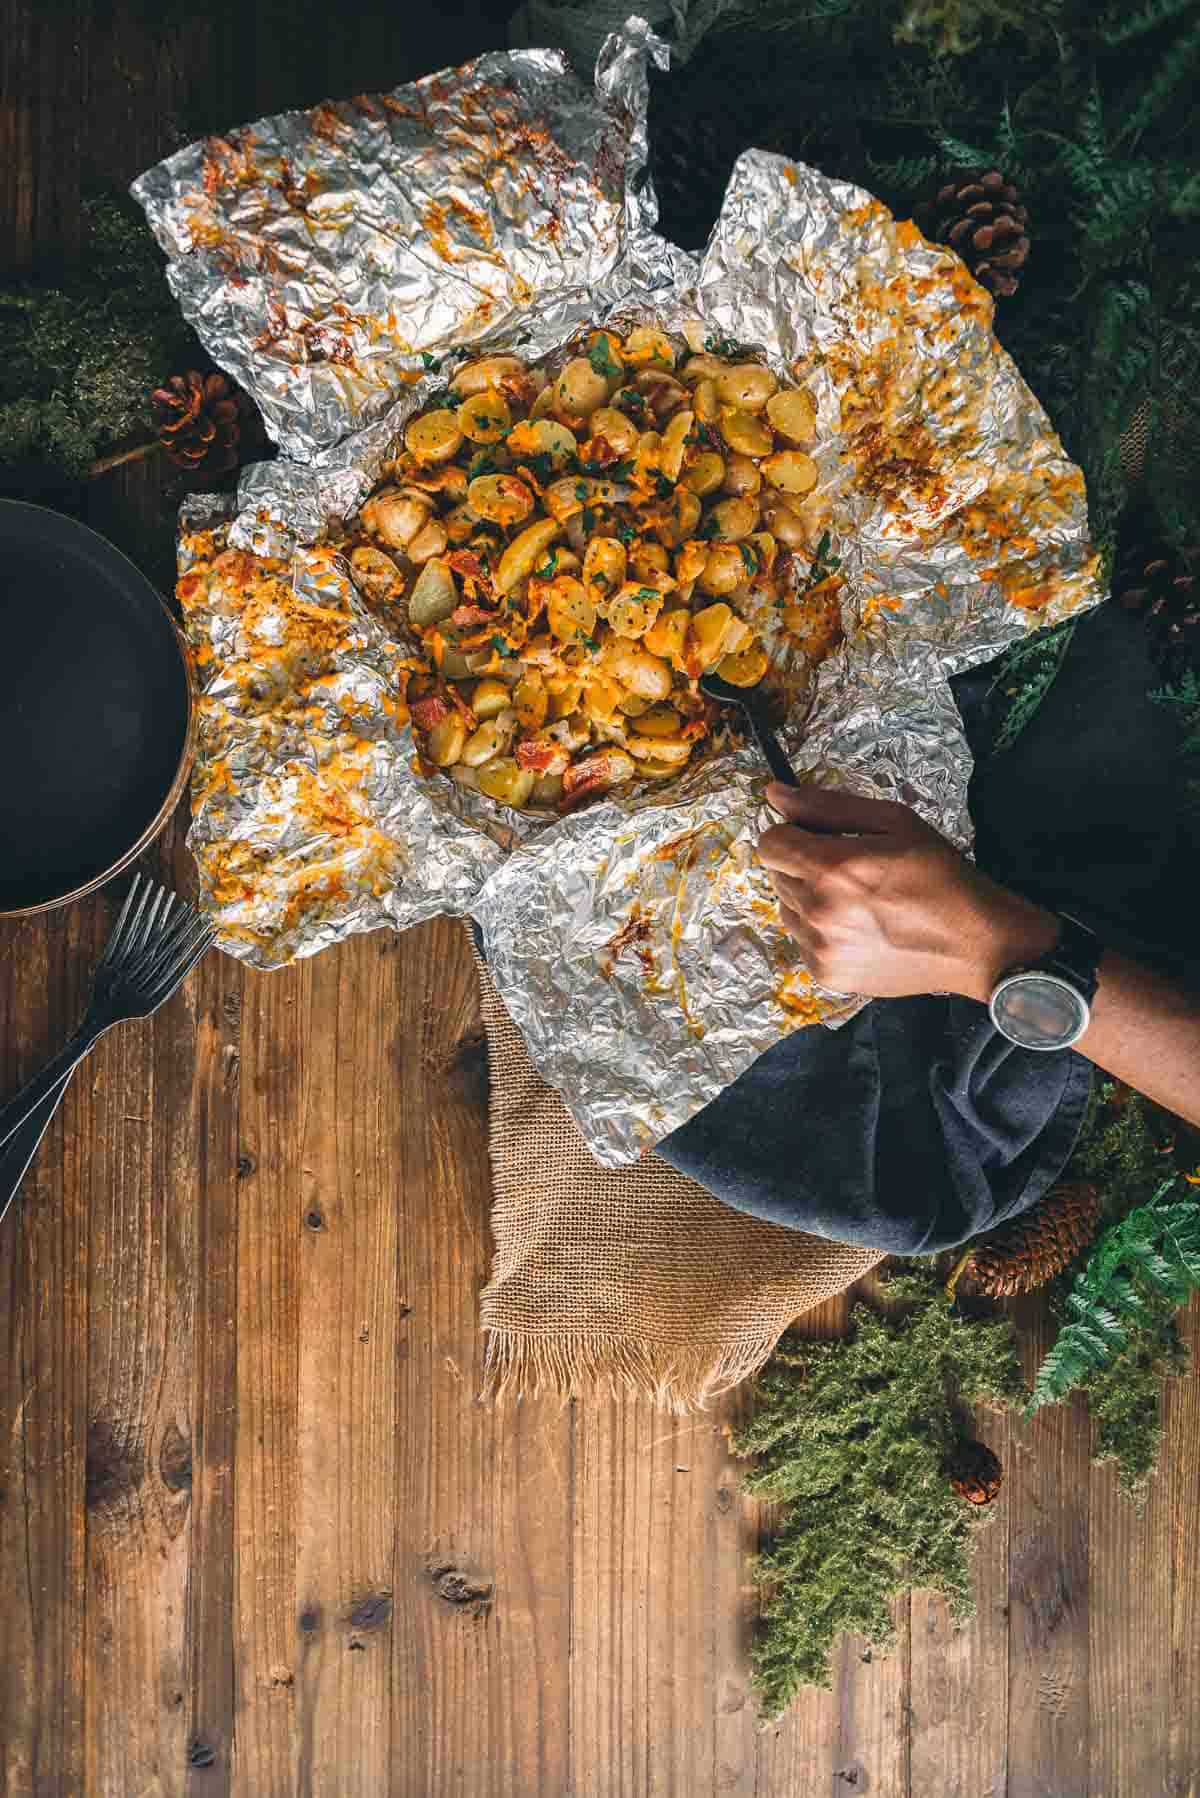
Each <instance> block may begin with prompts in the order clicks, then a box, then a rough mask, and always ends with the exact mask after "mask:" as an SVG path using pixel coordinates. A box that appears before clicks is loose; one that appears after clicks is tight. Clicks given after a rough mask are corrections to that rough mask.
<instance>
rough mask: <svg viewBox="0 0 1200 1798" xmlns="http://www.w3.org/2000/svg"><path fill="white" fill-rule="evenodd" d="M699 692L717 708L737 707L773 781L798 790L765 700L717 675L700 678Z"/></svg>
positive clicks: (751, 690)
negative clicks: (714, 703)
mask: <svg viewBox="0 0 1200 1798" xmlns="http://www.w3.org/2000/svg"><path fill="white" fill-rule="evenodd" d="M700 691H701V692H702V693H707V694H708V697H709V698H710V699H715V700H716V702H717V704H718V705H736V706H740V707H741V709H742V711H743V713H744V714H745V718H746V722H747V724H748V725H749V726H750V729H751V731H752V732H753V733H754V740H755V742H756V743H757V744H758V747H759V748H760V749H761V750H762V752H763V754H764V756H765V757H766V758H767V761H768V762H769V763H770V765H771V773H772V774H773V775H774V776H775V778H776V780H780V781H782V782H783V783H784V785H785V786H789V787H795V786H799V784H800V783H799V781H798V780H797V779H796V776H795V774H794V773H793V771H792V764H791V763H790V762H789V761H788V759H787V756H786V755H785V754H784V753H783V745H782V743H781V742H780V741H779V738H778V737H777V736H776V735H775V732H774V730H773V729H772V728H771V721H770V719H769V717H768V716H767V700H766V697H765V696H764V695H763V694H762V693H761V692H760V691H759V689H758V688H757V687H735V686H734V685H733V683H732V682H731V681H727V680H722V679H721V676H720V675H719V674H702V675H701V676H700Z"/></svg>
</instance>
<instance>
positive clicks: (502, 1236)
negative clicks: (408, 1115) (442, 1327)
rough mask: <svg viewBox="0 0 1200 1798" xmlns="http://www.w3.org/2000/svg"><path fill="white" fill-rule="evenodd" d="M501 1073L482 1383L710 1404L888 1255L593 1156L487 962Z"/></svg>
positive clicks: (483, 974)
mask: <svg viewBox="0 0 1200 1798" xmlns="http://www.w3.org/2000/svg"><path fill="white" fill-rule="evenodd" d="M476 960H477V962H478V965H479V980H480V986H481V989H482V999H483V1022H484V1028H485V1030H486V1032H487V1040H488V1050H489V1055H490V1068H491V1076H490V1077H491V1116H490V1132H491V1152H492V1178H493V1184H494V1195H495V1196H494V1206H493V1211H492V1230H493V1235H494V1238H495V1250H494V1254H493V1259H492V1273H491V1278H490V1280H489V1281H488V1284H487V1286H486V1287H485V1288H484V1292H483V1297H482V1300H481V1302H480V1321H481V1323H482V1325H483V1329H484V1331H485V1332H486V1337H487V1346H486V1360H485V1373H484V1391H485V1393H486V1394H490V1395H493V1396H499V1395H501V1394H503V1393H506V1392H513V1393H534V1392H538V1391H541V1390H544V1389H547V1388H548V1389H550V1390H551V1391H557V1392H558V1393H560V1394H561V1395H562V1396H563V1397H568V1396H573V1395H575V1394H577V1393H579V1392H581V1391H583V1390H585V1389H587V1388H589V1387H594V1386H595V1385H597V1384H599V1385H601V1386H608V1387H610V1388H611V1387H617V1386H623V1387H626V1388H628V1389H629V1390H631V1391H634V1392H640V1393H646V1394H649V1395H650V1396H652V1397H653V1398H654V1399H655V1401H656V1402H657V1403H658V1404H660V1405H662V1406H664V1407H666V1408H669V1409H670V1410H673V1411H687V1410H690V1409H692V1408H693V1407H696V1406H701V1405H703V1404H704V1403H705V1401H706V1400H708V1399H709V1398H712V1397H715V1396H716V1395H717V1394H718V1393H720V1392H724V1391H727V1390H728V1389H729V1388H730V1387H731V1386H736V1385H737V1384H738V1383H739V1381H741V1380H744V1379H746V1378H747V1377H748V1376H749V1375H750V1374H752V1373H754V1372H755V1371H756V1370H757V1369H758V1368H759V1367H761V1366H762V1364H763V1362H764V1361H765V1360H766V1359H767V1357H768V1355H769V1354H770V1353H771V1350H772V1349H773V1348H774V1347H775V1344H776V1342H777V1341H778V1340H779V1337H780V1335H781V1334H782V1332H783V1331H784V1330H785V1329H786V1328H787V1326H788V1324H789V1323H791V1322H792V1320H793V1318H796V1317H798V1316H799V1315H800V1313H801V1312H803V1311H809V1310H811V1309H812V1307H813V1306H814V1305H819V1304H820V1303H821V1301H822V1300H823V1299H827V1298H830V1297H831V1296H832V1295H833V1294H835V1293H839V1292H844V1291H845V1289H846V1288H847V1287H848V1286H850V1285H852V1284H853V1282H854V1281H855V1280H857V1279H858V1278H859V1277H860V1276H861V1275H862V1274H865V1273H866V1272H867V1271H868V1269H870V1268H872V1267H874V1266H875V1265H876V1264H877V1263H878V1262H879V1261H880V1260H881V1259H882V1256H881V1255H880V1254H879V1252H878V1251H877V1250H875V1249H865V1248H858V1247H853V1246H850V1245H849V1244H845V1243H837V1242H827V1241H826V1240H825V1239H824V1238H823V1237H820V1236H802V1235H800V1234H798V1233H797V1232H796V1231H794V1230H785V1229H782V1228H781V1227H780V1226H779V1225H778V1224H768V1223H762V1222H760V1221H759V1220H758V1219H757V1218H753V1217H747V1216H745V1215H744V1214H743V1213H742V1212H740V1211H733V1210H731V1209H730V1208H729V1207H728V1206H727V1205H722V1204H721V1203H720V1201H719V1200H717V1199H714V1198H713V1196H712V1194H711V1193H709V1192H706V1191H705V1189H704V1188H703V1187H702V1186H697V1185H696V1183H695V1182H694V1181H692V1180H689V1179H687V1177H686V1176H685V1175H683V1174H679V1173H677V1172H676V1171H675V1169H674V1168H672V1167H669V1166H668V1165H667V1163H666V1162H665V1161H661V1160H660V1159H659V1157H658V1156H657V1155H646V1156H643V1158H642V1159H641V1160H640V1161H639V1162H637V1163H636V1164H635V1165H634V1166H632V1167H627V1168H617V1169H613V1168H605V1167H601V1166H600V1164H599V1163H598V1162H596V1161H595V1160H593V1158H592V1156H591V1155H590V1154H589V1152H588V1150H587V1149H586V1148H585V1146H584V1142H583V1138H582V1137H581V1136H580V1134H579V1130H578V1127H577V1126H576V1124H575V1121H574V1119H573V1118H572V1117H571V1115H570V1113H569V1112H568V1110H567V1108H566V1106H565V1105H564V1104H563V1102H562V1100H561V1099H560V1098H559V1096H558V1094H557V1093H556V1092H555V1091H554V1089H553V1088H552V1087H549V1086H547V1085H546V1082H545V1081H544V1080H543V1079H542V1078H541V1076H540V1075H539V1074H538V1072H537V1070H536V1069H535V1068H534V1065H533V1063H532V1061H531V1060H530V1059H529V1054H528V1052H527V1050H526V1048H525V1044H524V1042H523V1041H522V1039H521V1036H520V1034H519V1033H518V1031H517V1028H516V1026H515V1025H514V1024H513V1022H512V1019H511V1018H510V1017H509V1015H508V1013H507V1011H506V1010H505V1008H504V1004H503V1002H502V1000H501V999H500V996H499V994H498V993H497V991H496V988H495V986H494V985H493V983H492V979H491V976H490V975H489V973H488V970H487V967H486V965H485V964H484V962H483V961H481V960H480V959H479V957H478V956H476Z"/></svg>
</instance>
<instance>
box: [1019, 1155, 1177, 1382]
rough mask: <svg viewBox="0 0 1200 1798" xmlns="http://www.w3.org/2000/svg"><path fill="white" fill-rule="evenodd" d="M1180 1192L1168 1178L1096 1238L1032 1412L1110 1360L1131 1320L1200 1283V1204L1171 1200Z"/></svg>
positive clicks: (1148, 1315) (1148, 1317) (1149, 1315)
mask: <svg viewBox="0 0 1200 1798" xmlns="http://www.w3.org/2000/svg"><path fill="white" fill-rule="evenodd" d="M1175 1190H1176V1182H1175V1180H1174V1179H1170V1180H1165V1181H1163V1182H1162V1184H1161V1185H1160V1186H1159V1188H1158V1190H1157V1192H1156V1193H1155V1194H1154V1197H1153V1198H1152V1199H1151V1200H1150V1202H1149V1204H1146V1205H1140V1206H1138V1207H1137V1208H1136V1209H1134V1210H1133V1211H1130V1212H1129V1213H1128V1214H1127V1215H1126V1216H1125V1217H1123V1218H1121V1219H1120V1220H1119V1222H1117V1223H1114V1224H1111V1225H1110V1226H1109V1228H1108V1229H1107V1230H1105V1231H1104V1232H1103V1234H1102V1235H1101V1236H1100V1237H1099V1238H1098V1240H1097V1242H1096V1244H1095V1246H1094V1247H1093V1249H1092V1252H1091V1255H1090V1256H1089V1258H1088V1260H1087V1263H1086V1265H1085V1266H1084V1267H1083V1269H1082V1270H1081V1271H1080V1272H1079V1273H1078V1274H1076V1276H1075V1279H1074V1282H1073V1284H1072V1286H1071V1289H1070V1291H1069V1292H1068V1294H1067V1298H1066V1310H1067V1312H1068V1313H1069V1314H1070V1316H1071V1321H1070V1322H1069V1323H1067V1324H1065V1325H1064V1327H1063V1328H1062V1329H1061V1330H1060V1331H1059V1333H1058V1336H1057V1338H1056V1339H1055V1342H1054V1345H1053V1347H1052V1348H1051V1349H1050V1352H1049V1353H1048V1354H1047V1356H1046V1358H1045V1360H1044V1361H1043V1362H1042V1365H1041V1367H1040V1368H1039V1369H1038V1374H1037V1378H1036V1380H1035V1381H1034V1386H1033V1392H1032V1394H1031V1396H1030V1399H1029V1402H1028V1404H1027V1406H1026V1408H1025V1409H1026V1416H1029V1415H1031V1414H1032V1413H1033V1412H1034V1411H1038V1410H1040V1409H1041V1407H1042V1406H1043V1405H1048V1404H1053V1403H1055V1402H1057V1401H1058V1400H1060V1399H1062V1398H1065V1397H1066V1395H1067V1394H1068V1393H1069V1392H1070V1391H1071V1390H1072V1389H1073V1388H1074V1387H1076V1386H1079V1385H1081V1384H1082V1383H1083V1382H1084V1381H1085V1380H1086V1378H1087V1377H1088V1375H1089V1374H1090V1373H1092V1372H1094V1371H1096V1370H1098V1369H1100V1368H1103V1367H1104V1366H1106V1365H1107V1364H1109V1363H1111V1362H1112V1360H1113V1359H1114V1358H1115V1356H1116V1354H1117V1353H1118V1352H1119V1351H1120V1350H1122V1349H1124V1348H1125V1347H1126V1346H1127V1343H1128V1331H1127V1327H1126V1323H1125V1319H1132V1320H1133V1321H1134V1322H1137V1323H1149V1322H1151V1321H1153V1317H1154V1301H1155V1300H1158V1301H1162V1302H1166V1303H1169V1304H1170V1305H1172V1306H1178V1305H1181V1304H1182V1303H1183V1302H1184V1301H1185V1300H1186V1298H1187V1297H1188V1295H1189V1293H1191V1292H1192V1291H1193V1290H1195V1289H1196V1288H1198V1287H1200V1203H1198V1202H1197V1201H1196V1200H1195V1199H1194V1198H1191V1197H1188V1198H1183V1199H1174V1200H1170V1195H1171V1193H1172V1192H1173V1191H1175ZM1168 1201H1169V1202H1168Z"/></svg>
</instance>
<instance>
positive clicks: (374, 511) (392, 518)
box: [359, 487, 433, 549]
mask: <svg viewBox="0 0 1200 1798" xmlns="http://www.w3.org/2000/svg"><path fill="white" fill-rule="evenodd" d="M432 511H433V501H432V499H430V497H429V495H428V494H425V493H417V494H413V493H399V492H397V490H396V488H394V487H385V488H384V490H383V492H382V493H377V494H376V495H375V497H374V499H369V500H368V501H367V503H366V505H365V506H364V507H363V508H362V511H361V512H360V513H359V519H360V520H361V522H362V527H363V529H364V530H365V531H370V532H371V535H372V536H373V537H382V539H383V541H384V542H385V543H387V544H390V545H391V547H392V548H393V549H403V548H404V547H405V545H406V544H408V543H410V542H411V541H412V539H413V538H414V537H415V536H416V534H417V532H418V531H419V530H420V529H421V527H422V526H423V525H424V523H425V521H426V519H427V518H428V517H429V515H430V513H431V512H432Z"/></svg>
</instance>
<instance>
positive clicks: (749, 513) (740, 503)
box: [711, 498, 758, 543]
mask: <svg viewBox="0 0 1200 1798" xmlns="http://www.w3.org/2000/svg"><path fill="white" fill-rule="evenodd" d="M711 517H712V521H713V527H714V529H713V535H714V536H715V537H717V538H719V539H720V540H721V541H722V542H725V543H737V542H738V541H740V539H741V538H743V537H748V536H749V535H750V533H751V531H752V530H753V529H754V527H755V525H756V524H757V523H758V501H757V500H756V499H746V498H738V499H723V500H720V501H719V502H718V503H717V504H716V505H715V506H714V507H713V509H712V513H711Z"/></svg>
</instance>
